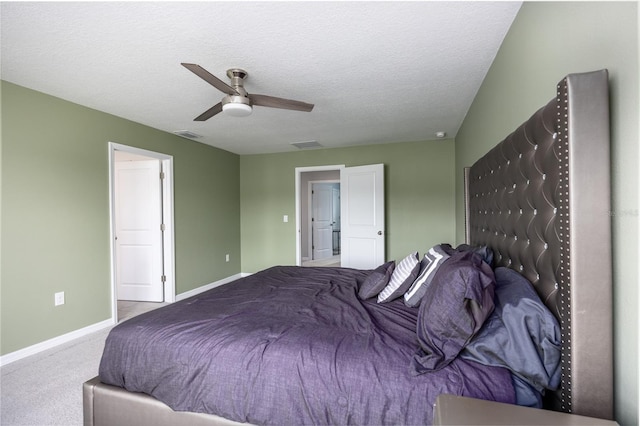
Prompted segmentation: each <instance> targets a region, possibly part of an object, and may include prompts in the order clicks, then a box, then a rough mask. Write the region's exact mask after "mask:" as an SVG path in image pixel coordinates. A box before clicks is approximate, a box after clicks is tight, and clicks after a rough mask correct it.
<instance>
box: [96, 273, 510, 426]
mask: <svg viewBox="0 0 640 426" xmlns="http://www.w3.org/2000/svg"><path fill="white" fill-rule="evenodd" d="M369 273H371V271H361V270H355V269H348V268H302V267H289V266H277V267H273V268H269V269H267V270H264V271H262V272H259V273H256V274H254V275H251V276H249V277H246V278H242V279H240V280H237V281H235V282H233V283H229V284H226V285H224V286H220V287H217V288H214V289H212V290H209V291H207V292H204V293H201V294H199V295H197V296H194V297H192V298H189V299H186V300H183V301H181V302H177V303H174V304H172V305H169V306H166V307H163V308H161V309H157V310H155V311H152V312H149V313H146V314H143V315H140V316H138V317H134V318H132V319H130V320H128V321H126V322H123V323H121V324H119V325H118V326H116V327H114V329H113V330H112V331H111V332H110V334H109V336H108V338H107V341H106V343H105V349H104V353H103V356H102V360H101V363H100V369H99V375H100V380H101V381H102V382H104V383H107V384H111V385H115V386H120V387H123V388H125V389H127V390H129V391H132V392H143V393H146V394H149V395H151V396H153V397H155V398H156V399H158V400H160V401H162V402H164V403H165V404H167V405H168V406H169V407H171V408H172V409H174V410H177V411H193V412H203V413H211V414H216V415H219V416H222V417H225V418H228V419H231V420H235V421H238V422H248V423H252V424H265V425H266V424H273V425H293V424H295V425H302V424H332V425H333V424H421V425H428V424H431V423H432V417H433V413H432V407H433V403H434V402H435V399H436V397H437V396H438V395H439V394H441V393H448V394H456V395H464V396H470V397H475V398H482V399H489V400H496V401H500V402H507V403H514V402H515V394H514V389H513V385H512V381H511V374H510V372H509V371H508V370H507V369H504V368H500V367H492V366H484V365H481V364H478V363H476V362H474V361H470V360H466V359H462V358H461V357H458V358H456V359H455V360H454V361H453V362H451V363H450V364H449V365H447V366H446V367H445V368H442V369H441V370H438V371H435V372H428V373H425V374H421V375H418V376H416V375H412V374H411V372H410V368H409V367H410V363H411V359H412V357H413V355H414V354H415V353H416V351H417V350H418V341H417V337H416V321H417V314H418V310H417V309H416V308H411V307H407V306H405V305H404V302H403V301H402V298H400V299H397V300H394V301H392V302H389V303H385V304H378V303H376V299H375V298H373V299H369V300H364V301H363V300H360V299H359V298H358V296H357V293H358V285H359V283H362V282H363V281H364V280H365V279H366V277H367V275H368V274H369Z"/></svg>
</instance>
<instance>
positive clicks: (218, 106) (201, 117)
mask: <svg viewBox="0 0 640 426" xmlns="http://www.w3.org/2000/svg"><path fill="white" fill-rule="evenodd" d="M221 111H222V102H218V103H217V104H215V105H214V106H212V107H211V108H209V109H208V110H206V111H205V112H203V113H202V114H200V115H199V116H197V117H196V118H194V119H193V121H205V120H208V119H210V118H211V117H213V116H214V115H216V114H217V113H219V112H221Z"/></svg>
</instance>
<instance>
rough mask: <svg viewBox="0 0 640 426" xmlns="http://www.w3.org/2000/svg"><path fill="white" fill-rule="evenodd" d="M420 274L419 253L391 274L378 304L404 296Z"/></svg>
mask: <svg viewBox="0 0 640 426" xmlns="http://www.w3.org/2000/svg"><path fill="white" fill-rule="evenodd" d="M418 272H420V259H419V257H418V252H417V251H416V252H413V253H411V254H410V255H408V256H407V257H405V258H404V259H402V261H401V262H400V263H398V265H397V266H396V269H395V270H394V271H393V274H391V279H390V280H389V284H387V286H386V287H385V288H384V290H382V291H381V292H380V294H378V303H385V302H391V301H392V300H394V299H397V298H398V297H400V296H402V295H403V294H404V292H405V291H407V290H408V289H409V286H411V284H413V282H414V281H415V279H416V277H417V276H418Z"/></svg>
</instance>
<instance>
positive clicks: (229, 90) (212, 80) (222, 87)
mask: <svg viewBox="0 0 640 426" xmlns="http://www.w3.org/2000/svg"><path fill="white" fill-rule="evenodd" d="M181 65H182V66H183V67H185V68H186V69H188V70H189V71H191V72H192V73H194V74H195V75H197V76H198V77H200V78H201V79H203V80H204V81H206V82H207V83H209V84H210V85H212V86H213V87H215V88H216V89H218V90H219V91H221V92H222V93H226V94H228V95H236V96H237V95H240V93H238V91H237V90H236V89H234V88H233V87H231V86H229V85H228V84H227V83H225V82H224V81H222V80H220V79H219V78H218V77H216V76H215V75H213V74H211V73H210V72H209V71H207V70H205V69H204V68H202V67H201V66H200V65H196V64H186V63H184V62H183V63H182V64H181Z"/></svg>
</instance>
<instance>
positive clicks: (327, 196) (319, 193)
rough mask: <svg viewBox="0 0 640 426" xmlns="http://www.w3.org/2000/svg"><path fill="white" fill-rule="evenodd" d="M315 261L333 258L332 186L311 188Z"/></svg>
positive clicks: (314, 185)
mask: <svg viewBox="0 0 640 426" xmlns="http://www.w3.org/2000/svg"><path fill="white" fill-rule="evenodd" d="M311 189H312V194H311V205H312V212H313V214H312V217H311V227H312V236H313V237H312V240H313V241H312V250H313V259H315V260H319V259H327V258H329V257H331V256H333V190H332V185H330V184H326V183H314V184H312V186H311Z"/></svg>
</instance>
